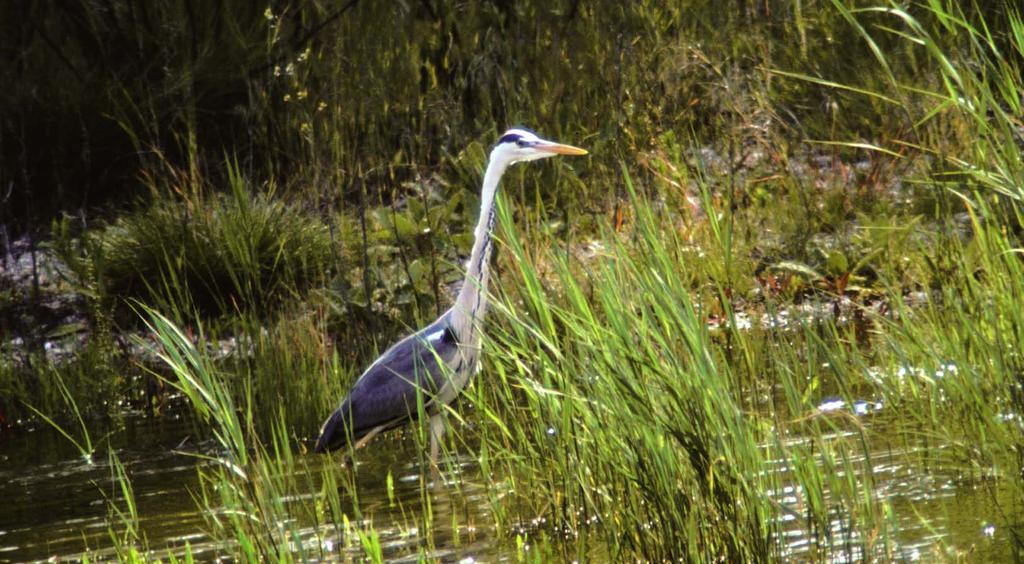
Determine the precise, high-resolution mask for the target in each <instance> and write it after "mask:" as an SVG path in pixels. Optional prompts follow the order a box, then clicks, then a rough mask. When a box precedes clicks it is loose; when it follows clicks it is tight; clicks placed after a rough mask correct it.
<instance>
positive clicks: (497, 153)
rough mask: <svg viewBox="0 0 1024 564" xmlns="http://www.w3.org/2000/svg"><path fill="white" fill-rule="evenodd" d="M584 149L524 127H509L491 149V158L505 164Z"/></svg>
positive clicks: (582, 151)
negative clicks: (543, 137) (545, 137)
mask: <svg viewBox="0 0 1024 564" xmlns="http://www.w3.org/2000/svg"><path fill="white" fill-rule="evenodd" d="M586 154H587V151H586V150H585V149H580V148H579V147H573V146H572V145H563V144H561V143H555V142H554V141H548V140H547V139H542V138H541V137H539V136H538V135H537V134H536V133H534V132H533V131H530V130H529V129H526V128H525V127H513V128H512V129H509V130H508V131H506V132H505V133H504V134H502V136H501V137H499V138H498V142H497V143H496V144H495V145H494V149H493V150H491V160H492V161H497V162H501V163H502V164H505V165H510V164H512V163H519V162H524V161H535V160H537V159H546V158H547V157H553V156H555V155H586Z"/></svg>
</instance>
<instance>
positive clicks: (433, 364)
mask: <svg viewBox="0 0 1024 564" xmlns="http://www.w3.org/2000/svg"><path fill="white" fill-rule="evenodd" d="M448 332H450V329H449V328H448V324H447V319H446V316H445V317H442V318H441V319H439V320H437V321H436V322H434V323H432V324H430V325H429V326H428V327H426V328H425V329H423V330H421V331H418V332H416V333H414V334H412V335H409V336H408V337H406V338H405V339H402V340H401V341H399V342H398V343H396V344H395V345H394V346H392V347H391V348H390V349H388V350H387V351H386V352H385V353H384V354H383V355H381V357H380V358H378V359H377V361H376V362H374V363H373V364H372V365H371V366H370V367H369V368H367V369H366V372H364V373H363V374H362V376H360V377H359V379H358V380H356V383H355V384H354V385H353V386H352V391H351V392H349V394H348V397H346V398H345V400H344V401H342V403H341V406H340V407H339V408H338V409H337V410H336V411H335V412H334V413H333V414H331V416H330V418H328V419H327V421H326V422H325V423H324V425H323V427H322V428H321V430H320V437H319V438H318V439H317V443H316V447H315V448H314V450H315V451H316V452H323V451H326V450H335V449H337V448H340V447H342V446H344V445H345V444H347V443H348V442H349V441H350V440H351V441H356V440H358V439H359V438H361V437H362V436H363V435H365V434H367V433H369V432H370V431H371V430H373V429H374V428H376V427H381V426H383V427H384V428H385V429H388V428H391V427H395V426H397V425H400V424H401V423H403V422H405V421H407V420H410V419H414V418H415V417H416V412H417V404H418V398H417V396H418V395H419V394H421V393H422V394H423V400H422V401H423V403H424V404H428V403H429V402H430V399H431V396H432V395H433V394H434V393H436V392H437V391H438V390H440V389H441V387H442V386H443V385H444V382H445V381H446V379H447V378H448V375H447V372H448V367H450V366H451V365H452V362H453V361H454V360H455V358H456V356H457V355H458V344H457V343H456V342H455V340H454V339H451V338H447V336H448V335H449V333H448ZM442 364H443V365H445V366H442Z"/></svg>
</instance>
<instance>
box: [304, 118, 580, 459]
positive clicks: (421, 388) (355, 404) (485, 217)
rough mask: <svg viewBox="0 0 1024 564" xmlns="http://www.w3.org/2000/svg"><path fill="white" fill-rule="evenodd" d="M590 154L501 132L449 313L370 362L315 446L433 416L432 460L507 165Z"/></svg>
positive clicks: (475, 344) (469, 356)
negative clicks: (470, 247) (462, 277)
mask: <svg viewBox="0 0 1024 564" xmlns="http://www.w3.org/2000/svg"><path fill="white" fill-rule="evenodd" d="M585 154H587V151H586V150H584V149H580V148H579V147H573V146H571V145H563V144H560V143H555V142H552V141H548V140H545V139H541V138H540V137H538V136H537V134H536V133H534V132H533V131H530V130H529V129H526V128H523V127H514V128H512V129H509V130H508V131H506V132H505V133H504V134H503V135H502V136H501V137H500V138H499V139H498V142H497V143H496V144H495V145H494V148H493V149H492V150H491V155H490V160H489V162H488V163H487V171H486V172H485V173H484V181H483V189H482V191H481V194H480V218H479V220H477V224H476V230H475V231H474V236H475V240H474V242H473V250H472V252H471V253H470V256H469V261H468V262H467V263H466V279H465V281H464V282H463V284H462V289H461V290H460V291H459V295H458V297H457V298H456V300H455V304H454V305H452V307H451V308H450V309H448V311H446V312H444V314H442V315H441V316H440V317H439V318H437V320H436V321H434V322H433V323H431V324H430V325H428V326H427V327H425V328H424V329H421V330H420V331H417V332H416V333H413V334H412V335H409V336H408V337H405V338H404V339H402V340H401V341H399V342H398V343H396V344H395V345H393V346H392V347H391V348H389V349H388V350H387V351H386V352H385V353H384V354H383V355H381V356H380V358H378V359H377V360H376V361H374V362H373V364H371V365H370V366H369V368H367V369H366V371H365V372H363V374H362V375H361V376H359V378H358V379H357V380H356V382H355V384H353V386H352V389H351V391H349V393H348V396H346V397H345V399H344V400H342V402H341V405H340V406H339V407H338V409H337V410H335V411H334V413H332V414H331V416H330V417H328V418H327V421H325V422H324V424H323V426H322V427H321V428H320V436H319V438H317V441H316V446H315V447H314V450H315V451H316V452H327V451H332V450H336V449H339V448H342V447H345V446H347V445H350V444H351V445H353V448H356V449H358V448H360V447H362V446H363V445H365V444H366V443H367V442H368V441H369V440H370V439H372V438H373V437H374V436H376V435H377V434H378V433H380V432H381V431H385V430H387V429H392V428H395V427H398V426H401V425H404V424H406V423H408V422H410V421H412V420H414V419H416V418H417V414H418V413H419V409H420V407H419V406H421V405H422V407H423V412H424V413H426V414H428V415H429V416H430V459H431V462H432V463H434V464H436V463H437V456H438V449H439V447H440V441H441V438H442V437H443V434H444V420H443V419H442V412H443V409H444V408H445V406H447V405H448V404H449V403H451V402H452V401H453V400H454V399H455V398H456V397H457V396H458V395H459V393H460V392H461V391H462V389H463V388H465V387H466V384H467V383H468V382H469V379H470V377H471V376H472V374H473V372H474V371H475V370H476V368H477V363H478V360H479V356H480V354H479V353H480V337H481V335H480V322H481V321H482V320H483V317H484V313H486V311H487V279H488V274H489V272H490V260H489V259H490V256H491V231H492V230H493V228H494V221H495V203H494V202H495V195H496V194H497V191H498V181H499V180H500V179H501V175H502V174H503V173H504V172H505V169H506V168H508V166H509V165H511V164H513V163H517V162H525V161H535V160H538V159H543V158H546V157H552V156H555V155H585Z"/></svg>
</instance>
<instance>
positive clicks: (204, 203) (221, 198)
mask: <svg viewBox="0 0 1024 564" xmlns="http://www.w3.org/2000/svg"><path fill="white" fill-rule="evenodd" d="M228 172H229V174H228V177H229V179H230V185H229V188H230V191H229V192H228V193H227V194H224V195H221V194H206V193H202V192H198V191H196V192H193V193H190V194H187V195H181V196H173V195H170V194H166V193H155V194H154V200H153V201H152V202H151V203H149V204H147V205H146V206H145V207H144V208H143V209H142V210H140V211H137V212H134V213H132V214H129V215H127V216H124V217H120V218H118V219H116V220H115V221H114V222H113V223H111V224H110V225H108V226H106V227H105V228H103V229H102V230H101V231H99V232H98V233H94V234H86V237H90V238H91V240H89V241H87V242H86V243H85V244H84V245H83V246H84V248H85V250H86V252H87V253H89V258H90V259H91V265H90V266H91V267H92V268H93V269H95V271H96V273H95V276H96V278H98V279H99V283H100V285H101V290H102V295H103V296H110V297H114V296H116V297H117V298H118V299H125V298H132V297H135V298H138V299H141V300H143V301H144V302H146V303H151V304H161V305H162V306H164V307H165V308H167V309H168V310H169V311H176V312H180V313H179V314H184V315H186V316H187V315H188V314H191V313H192V312H198V313H200V314H203V315H206V316H218V315H224V314H229V313H238V312H255V313H260V314H263V315H266V314H268V313H270V312H272V311H274V310H275V308H276V307H277V306H279V305H281V304H282V302H284V301H286V300H288V299H293V298H296V297H300V296H302V295H303V294H304V293H305V292H306V291H308V289H309V288H310V287H312V286H317V285H319V284H322V282H323V280H324V279H325V277H326V276H327V273H328V272H329V270H330V269H331V268H332V267H334V266H336V265H337V263H336V259H337V258H338V256H337V254H336V250H335V249H334V247H333V244H332V240H331V236H330V233H329V232H328V229H327V227H326V225H325V224H324V222H323V220H322V219H321V218H320V217H318V216H316V215H313V214H309V213H307V212H305V211H303V210H302V209H301V208H299V207H297V206H293V205H289V204H286V203H284V202H282V201H280V200H279V199H276V198H275V197H274V194H273V192H272V191H270V192H263V193H257V192H254V190H253V189H252V188H251V187H250V186H249V184H248V183H247V181H246V180H245V179H244V178H243V177H242V176H241V173H240V172H239V170H238V169H237V166H236V165H233V164H229V165H228ZM79 262H80V261H79Z"/></svg>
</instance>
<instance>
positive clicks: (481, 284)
mask: <svg viewBox="0 0 1024 564" xmlns="http://www.w3.org/2000/svg"><path fill="white" fill-rule="evenodd" d="M505 167H506V165H505V163H502V162H497V161H495V160H494V159H491V162H490V164H488V165H487V172H486V173H485V174H484V187H483V190H482V191H481V193H480V219H479V220H477V223H476V230H475V231H474V241H473V252H472V253H470V255H469V262H468V263H467V264H466V280H465V282H463V283H462V290H461V291H460V292H459V297H458V298H457V299H456V300H455V307H454V308H453V310H454V318H453V321H454V323H453V325H454V326H455V327H454V329H455V331H456V334H457V335H458V336H459V341H460V342H467V341H469V340H470V339H471V338H472V337H473V335H474V333H475V331H476V324H477V323H479V322H480V320H481V319H483V316H484V313H486V311H487V278H488V275H489V273H490V265H489V262H490V259H491V230H493V229H494V221H495V211H496V210H495V207H494V197H495V195H496V194H497V192H498V180H500V179H501V175H502V173H503V172H505Z"/></svg>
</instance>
